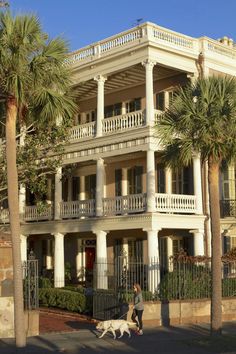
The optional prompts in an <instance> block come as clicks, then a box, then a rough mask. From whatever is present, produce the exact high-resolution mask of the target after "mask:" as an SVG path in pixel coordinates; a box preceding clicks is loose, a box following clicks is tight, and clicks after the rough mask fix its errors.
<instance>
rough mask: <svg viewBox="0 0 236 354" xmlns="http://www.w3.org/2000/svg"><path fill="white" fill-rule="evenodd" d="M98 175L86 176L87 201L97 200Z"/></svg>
mask: <svg viewBox="0 0 236 354" xmlns="http://www.w3.org/2000/svg"><path fill="white" fill-rule="evenodd" d="M95 196H96V175H89V176H85V199H95Z"/></svg>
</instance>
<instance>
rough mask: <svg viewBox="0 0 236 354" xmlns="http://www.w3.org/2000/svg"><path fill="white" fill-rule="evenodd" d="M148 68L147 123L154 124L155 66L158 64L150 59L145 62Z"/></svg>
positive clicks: (144, 64)
mask: <svg viewBox="0 0 236 354" xmlns="http://www.w3.org/2000/svg"><path fill="white" fill-rule="evenodd" d="M142 64H143V66H145V69H146V124H147V125H153V124H154V121H155V120H154V100H153V67H154V65H155V64H156V63H155V62H154V61H151V60H149V59H147V60H145V61H144V62H143V63H142Z"/></svg>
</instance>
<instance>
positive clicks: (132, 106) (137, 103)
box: [125, 98, 141, 113]
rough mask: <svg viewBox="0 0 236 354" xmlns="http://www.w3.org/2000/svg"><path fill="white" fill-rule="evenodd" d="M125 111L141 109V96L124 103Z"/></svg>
mask: <svg viewBox="0 0 236 354" xmlns="http://www.w3.org/2000/svg"><path fill="white" fill-rule="evenodd" d="M125 108H126V113H130V112H135V111H139V110H140V109H141V98H135V99H134V100H132V101H129V102H126V104H125Z"/></svg>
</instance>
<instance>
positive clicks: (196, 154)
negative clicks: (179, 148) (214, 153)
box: [193, 151, 201, 159]
mask: <svg viewBox="0 0 236 354" xmlns="http://www.w3.org/2000/svg"><path fill="white" fill-rule="evenodd" d="M200 158H201V154H200V152H199V151H194V152H193V159H200Z"/></svg>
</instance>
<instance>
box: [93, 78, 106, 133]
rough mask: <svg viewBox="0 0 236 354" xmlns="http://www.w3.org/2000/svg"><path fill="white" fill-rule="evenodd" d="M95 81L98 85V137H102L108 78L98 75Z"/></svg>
mask: <svg viewBox="0 0 236 354" xmlns="http://www.w3.org/2000/svg"><path fill="white" fill-rule="evenodd" d="M94 80H95V81H97V83H98V91H97V125H96V136H97V137H99V136H102V122H103V119H104V84H105V81H106V77H104V76H102V75H98V76H96V77H95V78H94Z"/></svg>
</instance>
